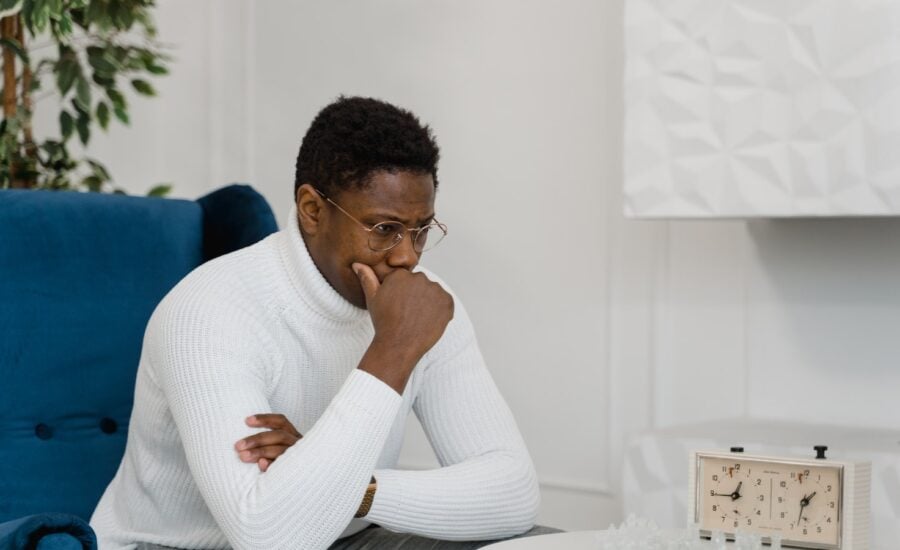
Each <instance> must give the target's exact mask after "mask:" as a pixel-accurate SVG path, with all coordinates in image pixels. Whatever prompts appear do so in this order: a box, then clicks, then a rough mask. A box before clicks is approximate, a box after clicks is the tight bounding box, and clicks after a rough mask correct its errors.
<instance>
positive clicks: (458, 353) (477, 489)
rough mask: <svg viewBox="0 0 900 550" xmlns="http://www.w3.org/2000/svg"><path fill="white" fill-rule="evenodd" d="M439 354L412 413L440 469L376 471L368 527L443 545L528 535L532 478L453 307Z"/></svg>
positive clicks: (461, 313) (459, 311)
mask: <svg viewBox="0 0 900 550" xmlns="http://www.w3.org/2000/svg"><path fill="white" fill-rule="evenodd" d="M440 346H441V347H442V349H437V347H436V348H435V350H434V351H435V354H434V357H433V362H432V363H431V364H428V365H426V370H425V371H424V372H423V373H422V374H423V377H424V378H423V382H422V387H421V389H420V390H419V393H418V396H417V398H416V401H415V404H414V410H415V412H416V415H417V417H418V418H419V421H420V422H421V423H422V427H423V429H424V431H425V433H426V435H427V436H428V439H429V441H430V443H431V446H432V448H433V449H434V451H435V454H436V456H437V458H438V461H439V462H440V464H441V466H442V467H441V468H438V469H434V470H425V471H408V470H393V469H392V470H376V471H375V478H376V479H377V481H378V488H377V491H376V493H375V500H374V502H373V504H372V509H371V510H370V511H369V514H368V515H367V517H366V519H367V520H369V521H372V522H374V523H377V524H378V525H381V526H382V527H385V528H388V529H391V530H395V531H403V532H409V533H415V534H417V535H421V536H425V537H430V538H437V539H444V540H490V539H496V538H503V537H508V536H512V535H516V534H519V533H522V532H524V531H527V530H528V529H530V528H531V527H532V526H533V525H534V522H535V519H536V516H537V510H538V507H539V505H540V491H539V488H538V481H537V475H536V473H535V471H534V466H533V464H532V461H531V458H530V456H529V454H528V450H527V448H526V447H525V443H524V441H523V439H522V437H521V435H520V434H519V430H518V428H517V426H516V423H515V419H514V418H513V415H512V413H511V411H510V410H509V407H508V406H507V405H506V402H505V401H504V400H503V397H502V396H501V395H500V392H499V391H498V390H497V387H496V385H495V384H494V381H493V380H492V378H491V376H490V374H489V373H488V371H487V368H486V367H485V365H484V360H483V358H482V356H481V352H480V351H479V349H478V344H477V341H476V339H475V336H474V332H473V330H472V327H471V324H470V322H469V319H468V317H467V315H466V313H465V310H464V309H463V308H462V307H461V305H460V304H459V303H458V302H457V305H456V310H455V316H454V319H453V321H452V322H451V324H450V325H449V326H448V332H447V334H446V335H445V338H444V339H443V340H442V341H441V344H440Z"/></svg>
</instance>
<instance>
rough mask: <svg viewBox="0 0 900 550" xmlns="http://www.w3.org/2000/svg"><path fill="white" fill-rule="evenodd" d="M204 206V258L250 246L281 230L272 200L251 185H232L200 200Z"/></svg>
mask: <svg viewBox="0 0 900 550" xmlns="http://www.w3.org/2000/svg"><path fill="white" fill-rule="evenodd" d="M197 202H198V203H200V206H201V208H203V259H204V260H210V259H212V258H215V257H217V256H221V255H223V254H228V253H229V252H233V251H235V250H238V249H240V248H244V247H245V246H249V245H251V244H253V243H255V242H257V241H258V240H260V239H262V238H263V237H265V236H266V235H269V234H270V233H274V232H275V231H278V225H277V224H276V222H275V216H274V215H273V214H272V209H271V208H269V203H267V202H266V199H264V198H263V196H262V195H260V194H259V193H257V192H256V191H255V190H254V189H253V188H252V187H250V186H249V185H229V186H228V187H224V188H222V189H219V190H218V191H213V192H212V193H210V194H208V195H206V196H204V197H201V198H199V199H197Z"/></svg>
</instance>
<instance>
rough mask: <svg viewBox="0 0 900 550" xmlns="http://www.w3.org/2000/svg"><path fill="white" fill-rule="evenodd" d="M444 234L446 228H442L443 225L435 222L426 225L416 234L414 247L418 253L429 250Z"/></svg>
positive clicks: (445, 233)
mask: <svg viewBox="0 0 900 550" xmlns="http://www.w3.org/2000/svg"><path fill="white" fill-rule="evenodd" d="M446 235H447V230H446V229H444V227H443V226H441V225H438V224H436V223H432V224H429V225H426V226H425V227H423V228H422V229H421V230H420V231H419V234H418V235H416V242H415V249H416V251H417V252H419V253H421V252H425V251H426V250H431V249H432V248H434V247H435V246H437V244H438V243H439V242H441V239H443V238H444V236H446Z"/></svg>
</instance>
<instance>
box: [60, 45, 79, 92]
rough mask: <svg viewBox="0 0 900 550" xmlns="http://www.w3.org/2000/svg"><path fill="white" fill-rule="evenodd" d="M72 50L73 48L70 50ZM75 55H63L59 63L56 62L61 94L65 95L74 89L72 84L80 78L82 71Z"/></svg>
mask: <svg viewBox="0 0 900 550" xmlns="http://www.w3.org/2000/svg"><path fill="white" fill-rule="evenodd" d="M70 51H71V50H70ZM72 55H73V57H68V56H66V57H61V58H60V60H59V63H57V64H56V86H57V87H58V88H59V93H60V95H63V96H65V95H66V94H67V93H69V90H71V89H72V84H74V83H75V79H76V78H78V73H80V72H81V70H80V66H79V65H78V61H76V60H74V53H73V54H72Z"/></svg>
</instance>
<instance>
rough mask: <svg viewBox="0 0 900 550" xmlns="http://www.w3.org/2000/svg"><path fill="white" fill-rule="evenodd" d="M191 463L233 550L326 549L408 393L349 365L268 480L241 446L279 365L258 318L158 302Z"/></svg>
mask: <svg viewBox="0 0 900 550" xmlns="http://www.w3.org/2000/svg"><path fill="white" fill-rule="evenodd" d="M146 339H147V340H148V342H147V343H148V345H149V347H150V349H151V350H152V351H151V361H152V362H153V364H154V372H155V375H156V376H155V377H156V379H157V383H158V384H159V385H160V387H161V389H162V391H163V393H164V394H165V395H166V398H167V401H168V403H169V406H170V410H171V414H172V416H173V418H174V421H175V424H176V426H177V429H178V433H179V436H180V438H181V440H182V443H183V446H184V452H185V455H186V458H187V463H188V466H189V468H190V471H191V475H192V477H193V480H194V482H195V483H196V484H197V487H198V488H199V491H200V493H201V495H202V496H203V499H204V501H205V502H206V505H207V506H208V508H209V511H210V512H211V514H212V516H213V518H214V519H215V521H216V523H217V524H218V525H219V527H220V528H221V529H222V531H223V532H224V534H225V536H226V537H227V538H228V541H229V543H230V544H231V546H232V547H233V548H235V549H243V548H272V549H277V548H309V549H317V548H321V549H324V548H327V547H328V546H329V545H330V544H331V543H332V542H333V541H334V540H336V539H337V538H338V536H340V534H341V533H342V531H343V530H344V528H345V527H346V526H347V524H348V523H349V522H350V521H351V518H352V517H353V514H354V513H355V511H356V509H357V508H358V506H359V502H360V500H361V499H362V496H363V495H364V494H365V490H366V486H367V484H368V481H369V476H370V475H371V473H372V471H373V469H374V468H375V464H376V462H377V459H378V456H379V455H380V453H381V450H382V447H383V446H384V443H385V440H386V439H387V436H388V432H389V429H390V426H391V425H392V424H393V420H394V418H395V417H396V414H397V411H398V409H399V407H400V403H401V398H400V396H398V395H397V393H396V392H394V391H393V390H392V389H391V388H390V387H388V386H387V385H385V384H384V383H383V382H381V381H380V380H378V379H377V378H375V377H373V376H371V375H369V374H368V373H365V372H363V371H360V370H354V371H353V372H352V374H351V375H350V376H349V377H348V378H347V380H346V381H345V383H344V385H343V386H342V388H341V389H340V390H339V392H338V394H337V395H336V396H335V397H334V399H333V400H332V401H331V403H330V405H329V406H328V408H327V409H326V410H325V412H324V413H323V414H322V416H321V417H320V418H319V419H318V421H317V422H316V424H315V425H314V426H313V427H312V429H311V430H310V431H309V432H308V433H306V434H304V437H303V439H301V440H300V441H299V442H297V443H296V444H295V445H293V446H292V447H290V448H289V449H288V450H287V451H286V452H285V453H284V454H283V455H282V456H281V457H279V459H278V461H277V462H275V463H273V464H272V465H271V466H270V468H269V469H268V471H267V472H266V473H265V474H262V473H260V471H259V468H258V467H257V466H256V464H247V463H244V462H242V461H240V460H239V459H238V457H237V453H236V451H235V449H234V444H235V443H236V442H237V441H238V439H240V438H242V437H246V436H247V435H248V433H253V432H254V431H257V432H258V431H262V430H251V429H250V428H248V427H247V426H246V424H245V423H244V420H245V418H246V417H247V416H249V415H251V414H254V413H257V412H259V411H267V410H271V407H270V406H269V403H268V400H267V395H268V391H267V386H268V385H269V384H271V383H272V382H271V380H277V376H275V375H273V374H272V373H273V372H276V371H277V369H278V368H280V367H279V365H278V364H277V362H278V357H277V355H276V354H274V353H272V352H271V350H272V349H273V348H274V346H269V345H267V342H269V340H270V338H269V337H268V335H267V334H266V333H265V331H264V330H263V328H262V326H261V324H260V323H257V322H255V321H254V319H253V318H252V316H250V315H248V314H247V312H246V311H245V310H242V309H241V308H240V307H238V306H237V305H235V304H232V303H228V301H227V300H216V301H215V303H211V301H210V300H206V301H205V302H203V301H201V300H189V301H182V302H178V303H176V304H174V305H172V304H165V302H164V304H163V305H161V307H160V309H159V310H158V311H157V313H155V314H154V318H153V319H152V320H151V323H150V325H149V326H148V331H147V334H146Z"/></svg>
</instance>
